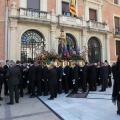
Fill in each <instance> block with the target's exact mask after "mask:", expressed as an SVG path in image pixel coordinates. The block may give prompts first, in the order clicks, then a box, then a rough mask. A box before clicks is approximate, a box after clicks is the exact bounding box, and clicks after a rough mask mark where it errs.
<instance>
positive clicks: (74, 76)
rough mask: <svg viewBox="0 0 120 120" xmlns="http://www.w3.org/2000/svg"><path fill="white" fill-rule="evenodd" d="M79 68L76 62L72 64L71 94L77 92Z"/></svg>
mask: <svg viewBox="0 0 120 120" xmlns="http://www.w3.org/2000/svg"><path fill="white" fill-rule="evenodd" d="M78 71H79V68H78V65H77V62H75V61H74V62H73V68H72V81H73V93H77V92H78V79H79V74H78Z"/></svg>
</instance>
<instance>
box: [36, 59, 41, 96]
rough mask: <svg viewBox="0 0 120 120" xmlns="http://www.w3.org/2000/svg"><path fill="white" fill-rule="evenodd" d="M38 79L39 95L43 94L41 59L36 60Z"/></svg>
mask: <svg viewBox="0 0 120 120" xmlns="http://www.w3.org/2000/svg"><path fill="white" fill-rule="evenodd" d="M36 62H37V63H36V64H37V66H36V75H37V76H36V80H37V96H41V95H42V85H41V84H42V83H41V82H42V66H41V65H40V61H36Z"/></svg>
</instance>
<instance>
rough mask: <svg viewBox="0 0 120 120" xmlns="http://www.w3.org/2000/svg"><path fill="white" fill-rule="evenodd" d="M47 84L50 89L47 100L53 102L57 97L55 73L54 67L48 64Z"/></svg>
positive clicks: (52, 64)
mask: <svg viewBox="0 0 120 120" xmlns="http://www.w3.org/2000/svg"><path fill="white" fill-rule="evenodd" d="M48 84H49V89H50V95H51V96H50V98H48V100H53V99H54V98H56V97H57V71H56V69H55V67H54V63H53V62H51V63H50V67H49V72H48Z"/></svg>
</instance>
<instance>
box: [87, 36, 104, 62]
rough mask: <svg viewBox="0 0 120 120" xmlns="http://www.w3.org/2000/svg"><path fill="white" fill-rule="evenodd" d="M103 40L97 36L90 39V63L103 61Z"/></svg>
mask: <svg viewBox="0 0 120 120" xmlns="http://www.w3.org/2000/svg"><path fill="white" fill-rule="evenodd" d="M101 47H102V46H101V42H100V40H99V39H98V38H97V37H94V36H92V37H90V38H89V40H88V59H89V62H90V63H94V62H101Z"/></svg>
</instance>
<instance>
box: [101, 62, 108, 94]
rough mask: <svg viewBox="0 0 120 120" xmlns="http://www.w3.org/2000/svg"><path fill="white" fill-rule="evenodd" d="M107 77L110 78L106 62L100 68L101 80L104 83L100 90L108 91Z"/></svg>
mask: <svg viewBox="0 0 120 120" xmlns="http://www.w3.org/2000/svg"><path fill="white" fill-rule="evenodd" d="M107 79H108V70H107V67H106V63H105V62H104V63H102V66H101V68H100V80H101V85H102V88H101V90H100V92H104V91H106V87H107Z"/></svg>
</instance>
